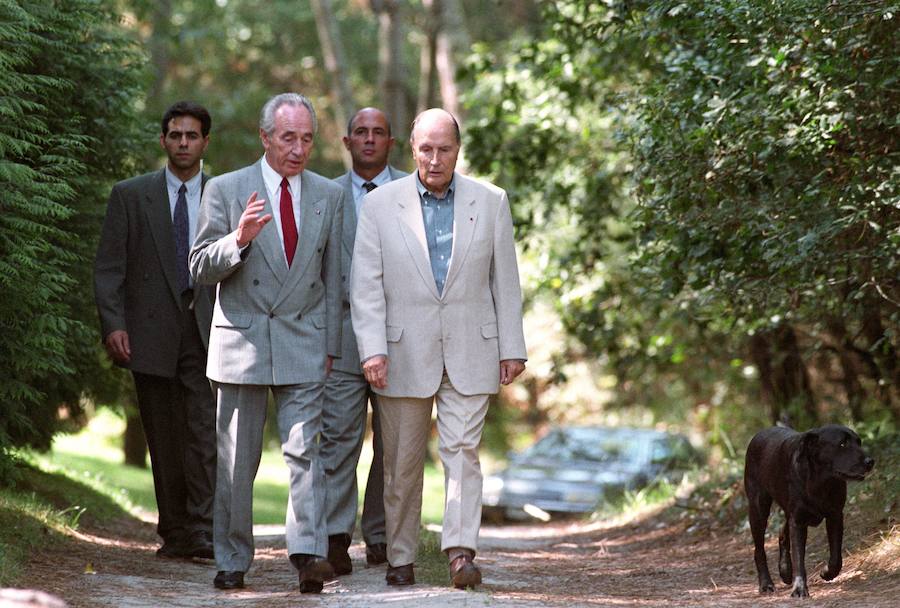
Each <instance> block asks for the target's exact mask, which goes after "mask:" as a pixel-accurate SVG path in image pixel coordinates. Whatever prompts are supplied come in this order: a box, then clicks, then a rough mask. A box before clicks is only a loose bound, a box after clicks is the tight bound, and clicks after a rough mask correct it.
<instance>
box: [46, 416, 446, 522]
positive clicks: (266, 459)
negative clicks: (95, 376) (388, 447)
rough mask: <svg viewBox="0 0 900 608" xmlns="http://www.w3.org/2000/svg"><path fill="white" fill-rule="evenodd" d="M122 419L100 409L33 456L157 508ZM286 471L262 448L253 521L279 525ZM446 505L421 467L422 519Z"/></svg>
mask: <svg viewBox="0 0 900 608" xmlns="http://www.w3.org/2000/svg"><path fill="white" fill-rule="evenodd" d="M124 425H125V423H124V421H123V420H122V419H121V418H119V417H117V416H116V415H114V414H112V413H111V412H109V411H108V410H100V411H99V412H98V413H97V415H95V416H94V417H93V418H92V419H91V422H90V423H89V424H88V426H87V427H86V428H85V429H84V430H82V431H81V432H80V433H78V434H75V435H59V436H58V437H56V439H55V440H54V442H53V449H52V451H51V452H50V453H48V454H42V455H37V456H35V460H36V462H38V463H39V464H40V466H41V467H42V468H44V469H45V470H55V471H69V472H70V474H72V475H75V476H76V477H79V478H82V479H84V480H86V481H88V482H89V483H97V484H100V485H101V486H106V487H109V488H116V489H117V490H116V492H117V493H118V494H119V496H118V498H119V500H120V502H121V504H123V505H125V507H126V508H129V509H131V508H135V507H136V508H138V509H140V510H143V511H147V512H155V511H156V498H155V496H154V494H153V477H152V475H151V473H150V469H149V468H147V469H140V468H137V467H131V466H126V465H124V464H122V451H121V448H120V447H119V446H120V445H121V437H122V432H123V430H124ZM371 458H372V449H371V446H370V445H369V444H366V445H365V446H364V447H363V453H362V456H361V458H360V466H359V467H358V468H357V475H358V482H359V488H360V502H359V504H360V506H361V505H362V492H363V490H364V489H365V483H366V476H367V475H368V471H369V464H370V463H371ZM287 486H288V470H287V465H286V464H285V463H284V460H283V459H282V456H281V451H280V448H279V446H278V445H277V444H273V445H269V446H267V447H266V449H265V450H264V451H263V455H262V461H261V463H260V466H259V472H258V473H257V475H256V482H255V484H254V486H253V521H254V523H256V524H283V523H284V516H285V509H286V508H287V498H288V488H287ZM443 508H444V477H443V471H442V470H441V469H439V468H437V467H435V466H434V465H432V464H429V465H428V466H426V469H425V485H424V496H423V501H422V519H423V521H424V522H425V523H439V522H440V521H441V517H442V514H443Z"/></svg>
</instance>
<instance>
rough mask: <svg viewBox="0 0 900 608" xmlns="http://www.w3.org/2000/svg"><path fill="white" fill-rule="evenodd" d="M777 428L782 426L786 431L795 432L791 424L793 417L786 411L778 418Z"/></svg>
mask: <svg viewBox="0 0 900 608" xmlns="http://www.w3.org/2000/svg"><path fill="white" fill-rule="evenodd" d="M775 426H780V427H782V428H785V429H791V430H794V426H793V425H792V424H791V415H790V414H788V413H787V412H786V411H782V412H781V414H780V415H779V416H778V420H777V421H776V422H775Z"/></svg>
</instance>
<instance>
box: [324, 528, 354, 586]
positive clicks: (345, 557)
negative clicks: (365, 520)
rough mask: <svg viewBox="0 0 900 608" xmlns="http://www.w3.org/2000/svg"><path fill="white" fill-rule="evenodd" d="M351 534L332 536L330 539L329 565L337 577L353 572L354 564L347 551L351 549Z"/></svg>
mask: <svg viewBox="0 0 900 608" xmlns="http://www.w3.org/2000/svg"><path fill="white" fill-rule="evenodd" d="M350 542H351V541H350V535H349V534H332V535H331V536H329V537H328V563H329V564H331V567H332V568H334V573H335V575H336V576H343V575H344V574H350V573H351V572H353V562H352V561H351V560H350V554H349V553H348V552H347V549H348V548H349V547H350Z"/></svg>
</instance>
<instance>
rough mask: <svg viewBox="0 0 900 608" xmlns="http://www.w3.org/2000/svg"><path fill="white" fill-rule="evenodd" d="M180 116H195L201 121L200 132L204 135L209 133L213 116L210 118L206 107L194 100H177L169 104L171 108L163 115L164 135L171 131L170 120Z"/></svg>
mask: <svg viewBox="0 0 900 608" xmlns="http://www.w3.org/2000/svg"><path fill="white" fill-rule="evenodd" d="M179 116H193V117H194V118H196V119H197V120H199V121H200V134H201V135H203V137H206V136H207V135H209V130H210V128H212V118H210V116H209V112H208V111H207V110H206V108H204V107H203V106H201V105H200V104H199V103H194V102H193V101H176V102H175V103H173V104H172V105H171V106H169V109H168V110H166V113H165V114H163V117H162V134H163V135H166V134H167V133H168V132H169V121H170V120H172V119H173V118H178V117H179Z"/></svg>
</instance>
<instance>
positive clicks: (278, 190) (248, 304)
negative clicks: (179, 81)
mask: <svg viewBox="0 0 900 608" xmlns="http://www.w3.org/2000/svg"><path fill="white" fill-rule="evenodd" d="M259 132H260V138H261V139H262V144H263V147H264V148H265V154H264V155H263V157H262V158H261V159H260V160H259V161H257V162H256V163H255V164H253V165H251V166H249V167H245V168H243V169H239V170H238V171H234V172H232V173H228V174H225V175H222V176H220V177H216V178H213V179H211V180H210V182H209V184H208V185H207V187H206V192H205V193H204V196H203V209H202V212H201V214H200V227H199V230H198V233H197V239H196V241H195V242H194V247H193V249H192V250H191V273H192V274H193V276H194V279H195V280H196V281H197V282H199V283H204V284H214V283H218V284H219V291H218V298H217V300H216V305H215V308H214V310H213V321H212V331H211V334H210V344H209V362H208V364H207V375H208V376H209V378H210V379H211V380H212V381H213V385H214V387H215V388H216V391H217V396H218V417H217V425H218V459H219V460H218V477H217V488H216V499H215V521H214V538H213V542H214V545H215V554H216V565H217V567H218V572H217V574H216V577H215V581H214V585H215V586H216V587H217V588H219V589H235V588H241V587H243V586H244V573H245V572H246V571H247V570H248V569H249V567H250V564H251V562H252V561H253V551H254V545H253V513H252V499H253V480H254V478H255V476H256V472H257V469H258V468H259V460H260V455H261V452H262V444H263V427H264V425H265V419H266V401H267V398H268V394H269V392H270V391H271V393H272V395H273V396H274V399H275V405H276V408H277V411H278V429H279V435H280V438H281V445H282V451H283V453H284V459H285V462H286V463H287V465H288V469H289V473H290V493H289V497H288V505H287V516H286V532H285V536H286V539H287V549H288V554H289V556H290V560H291V563H293V565H294V567H296V568H297V570H298V571H299V580H300V591H301V592H304V593H319V592H320V591H321V590H322V585H323V582H324V581H325V580H326V579H328V578H330V577H332V576H333V575H334V573H333V570H332V568H331V566H330V565H329V564H328V561H327V560H326V559H325V556H326V554H327V551H328V537H327V535H326V527H325V480H324V473H323V469H322V462H321V457H320V455H319V448H318V436H319V432H320V430H321V427H322V405H323V394H324V388H325V377H326V376H327V374H328V372H329V370H330V368H331V364H332V359H333V358H335V357H339V356H340V346H341V222H342V219H343V208H344V191H343V189H341V188H340V186H338V185H337V184H335V183H334V182H332V181H331V180H329V179H326V178H324V177H322V176H320V175H317V174H315V173H313V172H311V171H306V170H304V169H305V167H306V163H307V161H308V159H309V156H310V153H311V151H312V147H313V139H314V136H315V133H316V114H315V110H314V109H313V106H312V103H310V101H309V100H308V99H307V98H306V97H304V96H302V95H299V94H296V93H283V94H281V95H277V96H275V97H273V98H272V99H270V100H269V101H268V102H266V104H265V106H264V107H263V109H262V115H261V117H260V125H259ZM274 201H278V203H277V204H276V203H274ZM273 218H274V221H272V220H273Z"/></svg>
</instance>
